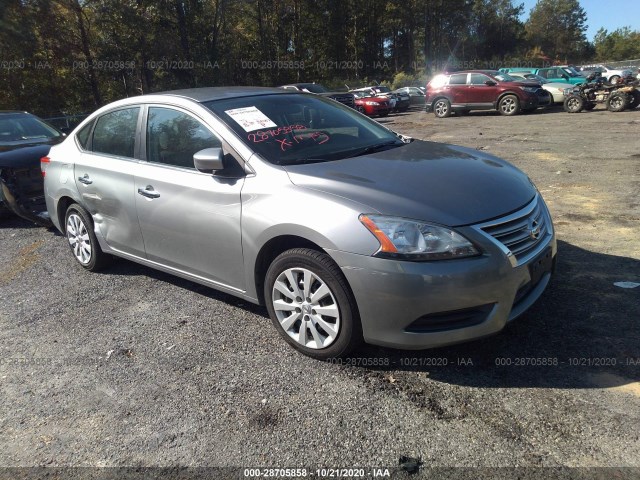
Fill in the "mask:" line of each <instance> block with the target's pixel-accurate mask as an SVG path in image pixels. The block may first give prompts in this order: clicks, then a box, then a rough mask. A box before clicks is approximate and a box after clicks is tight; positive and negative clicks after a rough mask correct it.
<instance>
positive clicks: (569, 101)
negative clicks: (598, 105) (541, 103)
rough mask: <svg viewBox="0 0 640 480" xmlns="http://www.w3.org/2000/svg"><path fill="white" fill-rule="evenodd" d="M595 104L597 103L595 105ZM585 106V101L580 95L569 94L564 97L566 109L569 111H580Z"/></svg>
mask: <svg viewBox="0 0 640 480" xmlns="http://www.w3.org/2000/svg"><path fill="white" fill-rule="evenodd" d="M594 106H595V105H594ZM583 108H585V101H584V98H582V97H581V96H580V95H568V96H567V98H565V99H564V111H565V112H568V113H578V112H581V111H582V109H583Z"/></svg>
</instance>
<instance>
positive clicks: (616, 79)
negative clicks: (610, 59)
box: [609, 75, 620, 83]
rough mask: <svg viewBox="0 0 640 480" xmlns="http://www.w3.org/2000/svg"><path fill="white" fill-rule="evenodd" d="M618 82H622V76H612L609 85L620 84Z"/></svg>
mask: <svg viewBox="0 0 640 480" xmlns="http://www.w3.org/2000/svg"><path fill="white" fill-rule="evenodd" d="M618 80H620V75H612V76H611V78H610V79H609V83H618Z"/></svg>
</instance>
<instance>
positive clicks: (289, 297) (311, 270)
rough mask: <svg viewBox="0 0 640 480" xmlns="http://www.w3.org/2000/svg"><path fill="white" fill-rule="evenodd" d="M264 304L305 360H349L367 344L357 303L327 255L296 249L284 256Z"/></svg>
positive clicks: (272, 272) (271, 275) (272, 270)
mask: <svg viewBox="0 0 640 480" xmlns="http://www.w3.org/2000/svg"><path fill="white" fill-rule="evenodd" d="M264 298H265V303H266V305H267V310H268V311H269V316H270V317H271V320H272V321H273V324H274V325H275V327H276V329H277V330H278V332H279V333H280V335H281V336H282V337H283V338H284V339H285V340H286V341H287V342H288V343H289V344H290V345H292V346H293V347H294V348H295V349H297V350H298V351H300V352H302V353H304V354H305V355H308V356H310V357H313V358H317V359H320V360H327V359H330V358H335V357H343V356H345V355H347V354H349V353H350V352H351V351H352V350H353V349H354V348H355V347H356V346H357V345H358V344H359V343H360V342H361V339H362V333H361V328H360V321H359V318H358V313H357V308H356V303H355V300H354V299H353V296H352V294H351V291H350V289H349V286H348V285H347V281H346V279H345V278H344V276H343V275H342V272H341V271H340V268H339V267H338V266H337V265H336V264H335V263H334V261H333V260H332V259H331V257H329V256H328V255H327V254H325V253H322V252H318V251H315V250H311V249H307V248H295V249H291V250H287V251H286V252H284V253H282V254H281V255H279V256H278V257H277V258H276V259H275V260H274V261H273V263H272V264H271V266H270V267H269V269H268V271H267V275H266V278H265V282H264Z"/></svg>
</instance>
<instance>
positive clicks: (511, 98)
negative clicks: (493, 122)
mask: <svg viewBox="0 0 640 480" xmlns="http://www.w3.org/2000/svg"><path fill="white" fill-rule="evenodd" d="M498 111H499V112H500V114H501V115H506V116H508V117H510V116H512V115H517V114H518V113H520V99H519V98H518V97H517V96H516V95H505V96H504V97H502V98H501V99H500V101H499V102H498Z"/></svg>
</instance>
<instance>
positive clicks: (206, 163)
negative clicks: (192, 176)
mask: <svg viewBox="0 0 640 480" xmlns="http://www.w3.org/2000/svg"><path fill="white" fill-rule="evenodd" d="M222 157H223V154H222V149H221V148H205V149H204V150H200V151H199V152H196V153H194V154H193V164H194V165H195V167H196V170H198V171H199V172H202V173H213V172H215V171H217V170H223V169H224V162H223V161H222Z"/></svg>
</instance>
